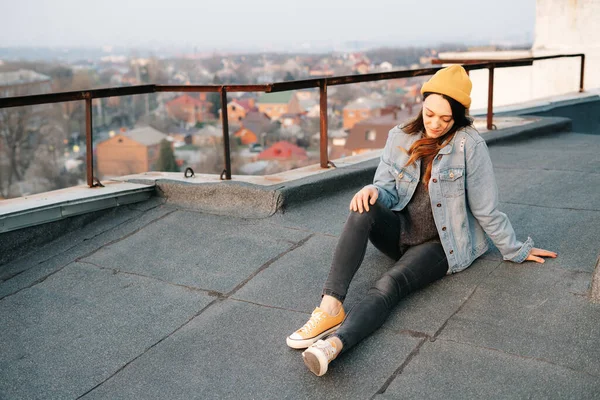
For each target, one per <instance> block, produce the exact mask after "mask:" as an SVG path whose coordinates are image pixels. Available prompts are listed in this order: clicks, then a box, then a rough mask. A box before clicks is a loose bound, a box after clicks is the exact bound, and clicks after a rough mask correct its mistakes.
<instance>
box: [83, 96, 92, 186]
mask: <svg viewBox="0 0 600 400" xmlns="http://www.w3.org/2000/svg"><path fill="white" fill-rule="evenodd" d="M85 96H86V97H85V148H86V167H87V168H86V169H87V184H88V186H89V187H94V153H93V152H94V144H93V141H92V95H91V94H90V93H89V92H87V93H86V94H85Z"/></svg>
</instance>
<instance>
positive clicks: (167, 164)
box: [156, 140, 179, 172]
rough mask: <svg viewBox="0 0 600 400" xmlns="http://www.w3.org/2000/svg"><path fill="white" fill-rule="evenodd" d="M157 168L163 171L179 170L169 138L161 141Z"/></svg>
mask: <svg viewBox="0 0 600 400" xmlns="http://www.w3.org/2000/svg"><path fill="white" fill-rule="evenodd" d="M156 169H157V170H158V171H162V172H179V167H178V166H177V163H176V162H175V154H174V153H173V149H172V148H171V143H170V142H169V141H167V140H163V141H162V142H161V143H160V154H159V156H158V162H157V163H156Z"/></svg>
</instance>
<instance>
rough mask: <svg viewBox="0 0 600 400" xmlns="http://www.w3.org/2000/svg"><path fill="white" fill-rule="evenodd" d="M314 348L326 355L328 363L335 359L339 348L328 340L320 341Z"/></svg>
mask: <svg viewBox="0 0 600 400" xmlns="http://www.w3.org/2000/svg"><path fill="white" fill-rule="evenodd" d="M313 346H315V348H317V349H319V350H321V351H322V352H323V353H325V355H326V356H327V361H331V360H333V359H334V358H335V355H336V353H337V348H336V347H335V346H334V345H333V344H332V343H331V342H329V341H328V340H319V341H317V343H315V344H314V345H313Z"/></svg>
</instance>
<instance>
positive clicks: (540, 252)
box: [525, 247, 557, 264]
mask: <svg viewBox="0 0 600 400" xmlns="http://www.w3.org/2000/svg"><path fill="white" fill-rule="evenodd" d="M538 256H539V257H538ZM556 256H557V254H556V253H555V252H553V251H549V250H544V249H536V248H535V247H534V248H532V249H531V250H530V251H529V254H528V255H527V258H526V259H525V261H535V262H538V263H540V264H543V263H545V262H546V260H545V259H543V258H542V257H552V258H556Z"/></svg>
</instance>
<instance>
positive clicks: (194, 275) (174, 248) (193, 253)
mask: <svg viewBox="0 0 600 400" xmlns="http://www.w3.org/2000/svg"><path fill="white" fill-rule="evenodd" d="M308 235H309V234H308V233H307V232H302V231H298V230H294V229H286V228H283V227H279V226H276V225H272V224H271V225H267V224H259V223H258V222H257V221H256V220H244V219H239V218H232V217H224V216H215V215H209V214H201V213H196V212H188V211H178V212H176V213H173V214H171V215H169V216H167V217H165V218H163V219H161V220H160V221H157V222H156V223H154V224H152V225H149V226H147V227H146V228H144V229H143V230H141V231H139V232H136V233H135V234H133V235H131V236H129V237H127V238H125V239H123V240H122V241H119V242H118V243H115V244H111V245H108V246H105V247H103V248H102V249H101V250H99V251H98V252H96V253H94V254H92V255H91V256H89V257H87V258H85V261H88V262H92V263H94V264H97V265H100V266H103V267H108V268H114V269H117V270H121V271H129V272H135V273H139V274H143V275H148V276H152V277H156V278H160V279H163V280H166V281H169V282H173V283H178V284H182V285H189V286H194V287H198V288H201V289H207V290H215V291H219V292H228V291H230V290H232V289H233V288H234V287H235V286H236V285H238V284H239V283H241V282H242V281H244V279H246V278H247V277H249V276H250V275H251V274H252V273H253V272H255V271H256V270H258V268H259V267H261V266H262V265H263V264H264V263H266V262H267V261H269V260H270V259H272V258H274V257H276V256H277V255H279V254H280V253H282V252H284V251H286V250H288V249H290V248H291V247H292V246H293V245H294V244H295V243H296V242H298V241H300V240H302V239H303V238H305V237H307V236H308Z"/></svg>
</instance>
